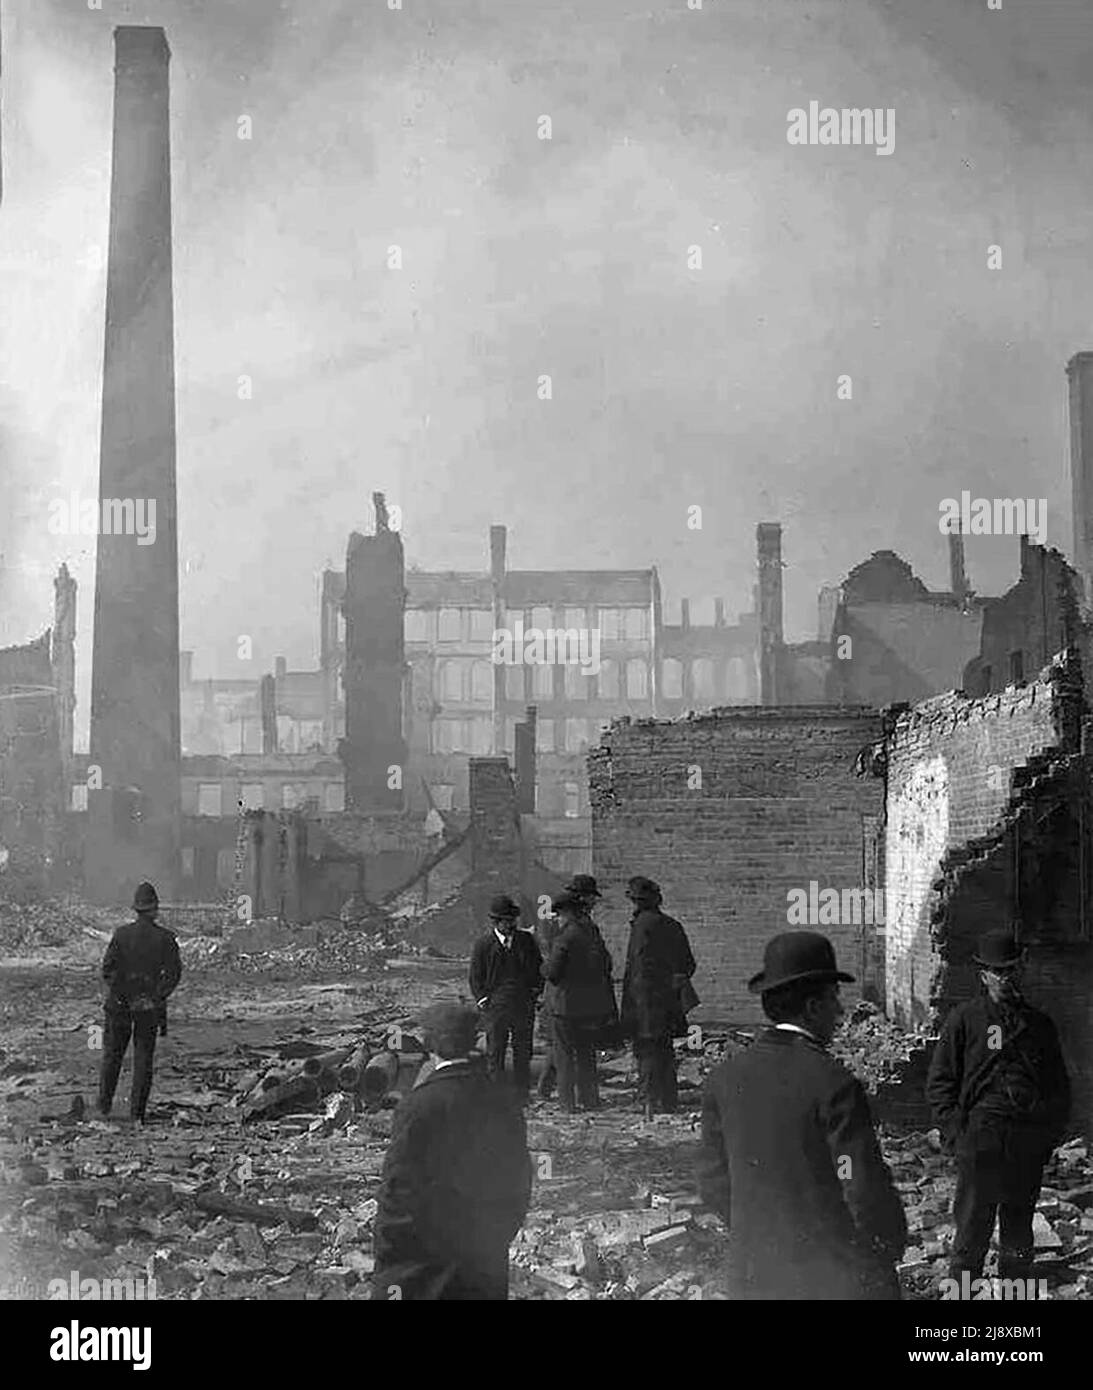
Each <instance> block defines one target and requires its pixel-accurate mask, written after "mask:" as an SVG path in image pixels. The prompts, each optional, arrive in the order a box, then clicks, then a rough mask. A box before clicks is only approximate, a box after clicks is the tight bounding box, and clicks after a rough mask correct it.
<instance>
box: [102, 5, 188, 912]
mask: <svg viewBox="0 0 1093 1390" xmlns="http://www.w3.org/2000/svg"><path fill="white" fill-rule="evenodd" d="M114 53H115V64H114V136H113V165H112V170H111V181H110V242H109V259H108V269H107V280H106V334H105V351H104V356H103V384H102V445H101V453H100V462H99V497H100V516H105V515H106V514H107V509H106V508H104V507H103V506H102V505H101V504H102V502H103V501H107V502H110V503H111V504H112V505H111V506H110V508H109V513H110V519H109V525H110V530H111V534H101V535H100V536H99V540H98V551H97V557H96V567H95V626H94V654H93V659H92V672H91V759H90V761H91V763H92V764H93V765H96V766H98V767H99V768H101V772H102V779H103V791H101V792H100V791H94V792H92V794H91V800H90V803H89V808H88V809H89V812H90V814H89V817H88V834H87V848H86V860H85V888H86V891H87V893H88V896H90V897H91V898H92V899H93V900H97V901H99V902H117V901H118V900H119V898H120V899H122V900H125V899H126V898H127V896H128V894H129V893H130V892H131V891H132V887H133V886H134V883H135V882H139V881H140V880H141V879H151V880H152V882H154V883H155V885H156V888H157V889H158V891H159V895H160V898H161V899H163V900H166V901H169V900H170V899H171V898H172V897H173V896H174V892H175V880H176V874H177V867H178V833H179V816H180V739H179V681H178V676H179V669H178V666H179V651H178V541H177V527H176V516H177V511H176V496H175V491H176V489H175V371H174V314H173V305H172V279H171V164H170V129H169V92H168V73H167V69H168V64H169V62H170V50H169V49H168V47H167V39H166V37H165V35H164V32H163V30H162V29H159V28H143V27H139V26H135V25H121V26H120V27H118V28H116V29H115V30H114ZM153 508H154V510H153ZM102 529H103V531H104V532H105V531H106V529H107V522H106V521H104V524H103V527H102Z"/></svg>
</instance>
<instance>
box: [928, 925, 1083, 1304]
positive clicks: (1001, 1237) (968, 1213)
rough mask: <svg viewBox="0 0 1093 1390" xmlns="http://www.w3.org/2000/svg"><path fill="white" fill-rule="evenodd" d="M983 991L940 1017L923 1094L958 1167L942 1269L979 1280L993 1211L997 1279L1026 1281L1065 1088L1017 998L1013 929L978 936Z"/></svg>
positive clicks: (1044, 1039) (1048, 1028)
mask: <svg viewBox="0 0 1093 1390" xmlns="http://www.w3.org/2000/svg"><path fill="white" fill-rule="evenodd" d="M973 959H974V961H975V963H976V965H978V966H979V967H980V972H979V973H980V981H981V984H982V989H983V992H982V994H981V995H980V996H979V998H977V999H972V1000H968V1001H967V1002H965V1003H963V1004H958V1005H957V1006H956V1008H954V1009H952V1010H950V1012H949V1014H948V1017H947V1018H946V1019H945V1023H944V1026H943V1028H942V1031H941V1037H940V1038H939V1040H938V1043H937V1047H936V1048H935V1050H934V1055H933V1058H932V1059H931V1063H930V1072H929V1076H928V1078H927V1085H926V1094H927V1098H928V1099H929V1101H930V1105H931V1107H932V1108H933V1112H934V1119H935V1122H936V1124H937V1125H938V1128H939V1129H940V1130H941V1132H942V1137H943V1140H944V1142H945V1146H946V1148H947V1149H948V1151H949V1152H950V1153H952V1154H954V1155H955V1158H956V1169H957V1185H956V1197H955V1201H954V1203H953V1219H954V1221H955V1223H956V1236H955V1239H954V1241H953V1250H952V1259H951V1264H950V1269H949V1275H950V1277H951V1278H955V1279H957V1280H959V1279H960V1278H961V1276H962V1274H963V1273H964V1272H965V1271H967V1273H968V1276H969V1280H975V1279H978V1278H980V1277H981V1274H982V1267H983V1260H984V1258H985V1256H986V1253H987V1247H988V1246H989V1244H990V1239H991V1233H992V1232H993V1230H994V1220H995V1214H996V1213H997V1215H998V1244H999V1252H998V1275H999V1278H1001V1279H1025V1278H1027V1277H1028V1275H1029V1271H1030V1268H1031V1265H1032V1255H1033V1238H1032V1217H1033V1213H1034V1212H1035V1210H1036V1202H1037V1199H1038V1197H1039V1195H1040V1183H1041V1180H1042V1177H1043V1169H1044V1164H1045V1163H1046V1162H1047V1160H1048V1158H1049V1157H1050V1155H1051V1151H1052V1149H1053V1148H1054V1147H1055V1146H1056V1144H1058V1143H1060V1142H1061V1141H1062V1139H1063V1137H1064V1135H1065V1131H1066V1122H1067V1118H1068V1115H1069V1111H1070V1083H1069V1078H1068V1077H1067V1071H1066V1063H1065V1062H1064V1060H1063V1055H1062V1051H1061V1049H1060V1047H1059V1038H1058V1035H1057V1033H1056V1031H1055V1025H1054V1024H1053V1023H1052V1021H1051V1019H1050V1018H1048V1016H1047V1015H1046V1014H1044V1013H1041V1012H1040V1011H1039V1010H1038V1009H1034V1008H1033V1007H1032V1005H1031V1004H1029V1003H1028V1002H1027V1001H1026V1000H1025V998H1024V996H1023V995H1022V993H1021V987H1020V970H1021V966H1022V963H1023V953H1022V952H1021V950H1020V949H1019V947H1018V945H1017V940H1016V936H1015V933H1014V932H1013V931H1009V930H1006V929H1004V928H1002V929H995V930H992V931H988V932H985V933H984V934H983V936H982V937H981V938H980V941H979V947H978V952H977V954H976V955H975V956H974V957H973Z"/></svg>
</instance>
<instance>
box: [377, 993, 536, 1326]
mask: <svg viewBox="0 0 1093 1390" xmlns="http://www.w3.org/2000/svg"><path fill="white" fill-rule="evenodd" d="M421 1024H422V1029H423V1032H424V1034H425V1043H426V1046H427V1047H428V1048H429V1050H430V1054H431V1059H432V1061H433V1064H434V1065H433V1069H432V1071H431V1072H430V1073H429V1074H428V1075H427V1076H425V1077H423V1078H422V1079H420V1080H419V1081H418V1083H417V1084H416V1085H415V1086H414V1088H413V1089H412V1090H411V1091H410V1093H409V1094H408V1095H407V1096H406V1097H405V1098H404V1099H403V1100H402V1101H401V1102H400V1104H399V1106H398V1108H397V1109H396V1111H395V1117H394V1123H393V1126H392V1130H391V1142H390V1144H389V1145H388V1148H387V1154H386V1157H385V1159H384V1165H383V1180H382V1184H381V1187H380V1192H379V1198H378V1201H379V1209H378V1211H377V1212H376V1218H375V1226H374V1252H375V1260H376V1267H375V1271H374V1274H373V1278H372V1297H373V1299H415V1300H438V1299H445V1300H457V1299H458V1300H477V1301H501V1300H504V1299H507V1298H508V1280H509V1245H510V1243H511V1242H512V1240H513V1237H514V1236H515V1235H516V1233H517V1231H518V1230H519V1229H520V1226H521V1224H522V1222H523V1220H524V1217H525V1216H526V1215H527V1210H528V1203H529V1201H530V1199H531V1159H530V1157H529V1155H528V1149H527V1129H526V1126H525V1124H524V1117H523V1115H522V1114H521V1111H520V1107H519V1105H518V1103H517V1101H516V1099H515V1097H514V1096H513V1095H512V1092H511V1091H509V1089H508V1088H507V1087H504V1086H497V1085H495V1084H494V1082H493V1081H492V1080H491V1078H490V1075H489V1073H488V1071H487V1069H486V1065H485V1059H484V1058H482V1057H481V1056H477V1055H473V1054H474V1047H475V1039H476V1036H477V1033H478V1026H479V1020H478V1015H477V1013H476V1012H475V1010H473V1009H471V1008H469V1007H467V1006H466V1005H462V1004H434V1005H433V1006H432V1007H431V1008H429V1009H427V1010H426V1011H425V1012H424V1014H423V1015H422V1018H421Z"/></svg>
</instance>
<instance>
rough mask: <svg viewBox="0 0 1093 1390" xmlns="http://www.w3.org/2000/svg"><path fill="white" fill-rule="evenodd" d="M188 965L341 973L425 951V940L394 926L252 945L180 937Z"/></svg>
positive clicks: (383, 966) (379, 965) (333, 930)
mask: <svg viewBox="0 0 1093 1390" xmlns="http://www.w3.org/2000/svg"><path fill="white" fill-rule="evenodd" d="M179 950H180V951H181V954H182V965H183V969H184V970H232V971H237V972H239V973H241V974H249V975H263V974H276V975H281V976H282V977H299V976H301V975H303V974H311V975H337V974H339V973H340V974H345V973H347V972H349V973H352V974H357V973H360V972H362V971H369V970H376V969H379V970H384V969H386V968H387V967H388V963H389V962H390V961H392V960H394V959H396V958H397V959H406V958H412V957H416V956H419V955H421V954H424V952H423V949H422V947H421V946H420V945H418V944H416V943H415V942H413V941H410V940H408V939H406V938H405V937H401V936H398V935H396V934H395V933H393V932H386V933H382V934H373V933H369V932H364V931H359V930H354V929H352V928H348V929H341V928H334V927H329V928H324V929H323V930H322V931H320V932H318V933H317V934H316V936H315V939H314V940H310V939H309V940H308V941H307V942H306V943H303V942H302V943H300V944H298V945H284V946H271V947H270V948H269V949H265V950H248V949H244V948H242V947H240V946H239V945H237V944H236V943H235V942H234V941H233V939H232V938H231V937H226V938H224V937H216V936H192V937H184V938H180V940H179Z"/></svg>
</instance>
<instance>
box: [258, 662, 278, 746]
mask: <svg viewBox="0 0 1093 1390" xmlns="http://www.w3.org/2000/svg"><path fill="white" fill-rule="evenodd" d="M258 701H259V708H260V710H261V713H262V752H263V753H276V752H277V685H276V682H275V681H274V679H273V677H272V676H270V675H265V676H263V677H262V682H261V685H260V686H259V688H258Z"/></svg>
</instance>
